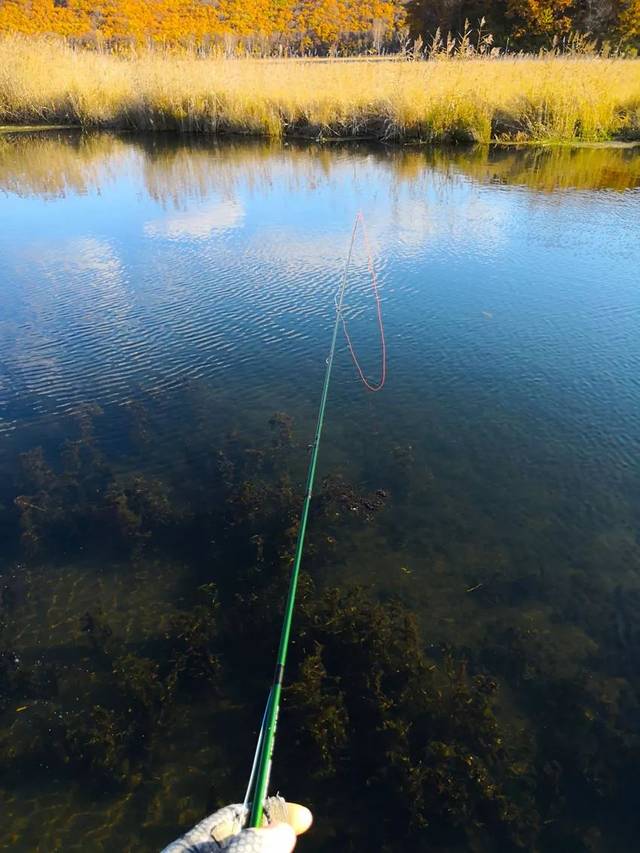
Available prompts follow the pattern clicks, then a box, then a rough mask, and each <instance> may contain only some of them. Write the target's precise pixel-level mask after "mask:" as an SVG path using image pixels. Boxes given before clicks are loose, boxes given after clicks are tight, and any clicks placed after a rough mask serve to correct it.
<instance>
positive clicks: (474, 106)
mask: <svg viewBox="0 0 640 853" xmlns="http://www.w3.org/2000/svg"><path fill="white" fill-rule="evenodd" d="M38 123H40V124H68V125H78V126H81V127H85V128H90V127H91V128H122V129H133V130H178V131H186V132H206V133H240V134H252V135H262V136H268V137H276V138H277V137H285V136H290V137H308V138H314V139H322V140H335V139H340V138H372V139H380V140H386V141H415V142H446V141H454V142H457V141H463V142H471V141H476V142H490V141H500V140H506V141H515V142H526V141H544V142H554V141H558V142H572V141H579V140H607V139H611V138H619V139H639V138H640V62H638V61H636V60H631V59H623V58H619V57H618V58H612V57H605V56H603V55H584V54H571V55H557V54H542V55H538V56H535V57H531V56H524V55H517V56H499V57H496V56H492V55H491V54H490V53H486V52H485V53H483V52H478V50H477V49H476V48H472V47H471V43H470V42H468V43H467V45H466V46H465V45H464V44H463V43H461V42H459V43H458V46H457V48H456V49H455V51H454V50H451V51H450V50H448V48H447V45H446V43H443V44H442V45H441V49H439V50H438V51H436V53H435V54H434V55H433V56H432V58H431V59H430V60H428V61H398V60H392V59H388V60H376V61H370V62H366V61H359V62H341V61H334V62H315V61H304V60H296V59H287V60H275V59H272V60H268V59H267V60H260V59H253V58H246V57H245V58H242V59H226V58H223V57H215V56H199V55H197V54H195V53H190V54H185V53H167V52H158V51H154V50H136V51H128V52H126V53H125V54H123V55H120V54H116V53H112V52H101V51H86V50H81V49H78V48H76V47H73V46H71V45H69V44H68V43H65V42H62V41H56V40H51V39H35V40H34V39H29V38H23V37H19V36H11V37H6V38H4V39H2V40H1V41H0V124H5V125H7V124H38Z"/></svg>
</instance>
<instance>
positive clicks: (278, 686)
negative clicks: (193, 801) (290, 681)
mask: <svg viewBox="0 0 640 853" xmlns="http://www.w3.org/2000/svg"><path fill="white" fill-rule="evenodd" d="M358 226H361V228H362V234H363V238H364V242H365V249H366V252H367V255H368V266H369V272H370V274H371V283H372V288H373V294H374V298H375V302H376V313H377V318H378V327H379V330H380V340H381V358H382V367H381V374H380V381H379V382H378V384H373V383H371V382H369V380H368V379H367V377H366V376H365V374H364V371H363V370H362V367H361V366H360V363H359V361H358V358H357V355H356V352H355V349H354V347H353V344H352V342H351V338H350V336H349V331H348V329H347V324H346V321H345V318H344V313H343V308H344V296H345V291H346V288H347V280H348V276H349V267H350V266H351V259H352V257H353V249H354V246H355V242H356V236H357V233H358ZM335 304H336V321H335V323H334V326H333V335H332V338H331V347H330V349H329V357H328V358H327V362H326V364H327V367H326V370H325V374H324V383H323V386H322V395H321V397H320V406H319V409H318V418H317V421H316V429H315V435H314V439H313V444H312V445H311V459H310V461H309V469H308V472H307V483H306V487H305V495H304V501H303V504H302V512H301V514H300V526H299V528H298V537H297V540H296V550H295V554H294V558H293V568H292V570H291V578H290V581H289V591H288V593H287V601H286V604H285V609H284V618H283V622H282V630H281V633H280V643H279V646H278V654H277V657H276V668H275V672H274V676H273V682H272V684H271V689H270V691H269V696H268V698H267V704H266V707H265V710H264V716H263V718H262V724H261V726H260V733H259V736H258V743H257V746H256V751H255V754H254V758H253V766H252V768H251V774H250V777H249V784H248V787H247V793H246V795H245V800H244V806H245V808H247V807H248V805H249V803H250V804H251V813H250V815H249V823H248V825H249V826H252V827H256V826H261V825H262V818H263V814H264V802H265V799H266V796H267V790H268V788H269V778H270V775H271V764H272V760H273V747H274V743H275V736H276V729H277V726H278V714H279V711H280V700H281V695H282V682H283V677H284V668H285V665H286V662H287V654H288V651H289V640H290V638H291V625H292V622H293V611H294V607H295V600H296V592H297V589H298V580H299V578H300V565H301V563H302V554H303V551H304V541H305V534H306V532H307V522H308V520H309V507H310V505H311V496H312V493H313V485H314V482H315V476H316V467H317V464H318V451H319V449H320V439H321V437H322V428H323V426H324V416H325V409H326V406H327V397H328V395H329V384H330V381H331V370H332V367H333V359H334V356H335V352H336V342H337V340H338V329H339V327H340V325H342V328H343V330H344V334H345V337H346V339H347V345H348V347H349V352H350V353H351V358H352V359H353V362H354V364H355V366H356V369H357V371H358V374H359V376H360V379H361V380H362V382H363V383H364V385H365V386H366V387H367V388H368V389H369V391H380V390H381V389H382V387H383V385H384V383H385V380H386V373H387V365H386V361H387V351H386V343H385V337H384V325H383V322H382V308H381V304H380V294H379V292H378V280H377V276H376V271H375V266H374V263H373V255H372V252H371V246H370V243H369V238H368V235H367V231H366V226H365V222H364V216H363V215H362V213H358V214H357V215H356V218H355V222H354V223H353V230H352V232H351V243H350V244H349V253H348V255H347V260H346V262H345V266H344V272H343V274H342V280H341V283H340V288H339V290H338V293H337V295H336V298H335Z"/></svg>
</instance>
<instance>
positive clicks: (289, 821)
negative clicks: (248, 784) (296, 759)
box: [162, 797, 313, 853]
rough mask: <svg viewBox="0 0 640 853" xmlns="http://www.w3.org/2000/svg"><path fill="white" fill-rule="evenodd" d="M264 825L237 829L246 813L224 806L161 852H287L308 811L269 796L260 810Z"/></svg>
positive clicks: (240, 808)
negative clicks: (262, 812) (255, 827)
mask: <svg viewBox="0 0 640 853" xmlns="http://www.w3.org/2000/svg"><path fill="white" fill-rule="evenodd" d="M264 814H265V819H266V820H265V822H266V826H264V827H261V828H260V829H241V827H242V826H243V825H244V823H245V821H246V819H247V810H246V809H245V808H243V806H241V805H233V806H225V807H224V808H223V809H220V810H219V811H217V812H215V813H214V814H212V815H209V817H206V818H205V819H204V820H202V821H200V823H199V824H197V825H196V826H194V827H193V829H191V830H190V831H189V832H187V833H186V834H185V835H183V836H182V838H179V839H178V840H177V841H174V842H173V844H170V845H169V846H168V847H165V849H164V850H163V851H162V853H217V851H220V850H224V851H225V853H290V851H291V850H293V848H294V847H295V845H296V836H297V835H301V834H302V833H303V832H306V831H307V829H309V827H310V826H311V821H312V820H313V818H312V816H311V812H310V811H309V809H307V808H305V807H304V806H299V805H298V804H297V803H286V802H285V801H284V800H283V799H282V798H281V797H270V798H269V799H268V800H267V801H266V803H265V808H264Z"/></svg>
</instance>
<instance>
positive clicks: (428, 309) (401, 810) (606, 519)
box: [0, 134, 640, 851]
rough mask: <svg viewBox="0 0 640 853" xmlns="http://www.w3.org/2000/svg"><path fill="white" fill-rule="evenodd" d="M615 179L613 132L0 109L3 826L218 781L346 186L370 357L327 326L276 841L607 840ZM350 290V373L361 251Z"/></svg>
mask: <svg viewBox="0 0 640 853" xmlns="http://www.w3.org/2000/svg"><path fill="white" fill-rule="evenodd" d="M639 185H640V153H639V152H638V151H636V150H633V149H624V148H613V149H575V150H571V149H551V148H550V149H526V150H522V151H514V150H504V149H498V150H488V149H475V150H467V151H465V150H458V149H456V150H454V151H443V150H434V151H423V150H417V149H409V150H395V149H394V150H387V149H380V148H371V147H367V146H362V147H360V146H355V145H352V146H349V147H348V148H341V147H335V148H330V147H314V146H309V147H304V146H296V145H286V146H280V145H275V144H262V143H252V144H241V143H237V142H233V143H225V144H219V143H218V144H214V143H209V142H207V141H205V140H203V139H202V138H198V139H197V140H190V139H186V140H181V141H176V140H175V139H172V138H169V137H152V138H149V137H135V136H131V137H129V136H125V135H120V136H115V135H114V136H111V135H106V134H105V135H88V136H85V135H75V134H50V135H16V136H14V137H11V136H9V137H4V138H3V139H2V140H1V141H0V187H2V189H3V191H4V195H2V196H0V216H1V217H2V222H3V229H2V232H1V233H0V281H1V282H2V290H1V292H2V313H1V314H0V474H1V477H0V531H1V532H2V535H3V542H4V548H3V552H2V558H1V559H2V563H0V608H1V609H0V715H1V717H0V719H1V731H0V756H1V759H2V761H1V764H2V768H3V769H2V771H0V804H1V805H2V814H3V816H4V817H5V821H4V824H5V826H4V828H5V833H6V837H7V844H8V847H9V849H16V850H23V849H24V850H27V849H34V848H37V847H38V846H39V845H40V846H43V849H44V846H46V847H47V849H63V850H74V849H87V848H89V849H96V850H113V849H130V850H140V851H151V850H155V849H158V847H159V846H161V845H162V844H163V843H165V842H166V841H167V840H169V839H170V838H172V837H173V836H174V835H175V834H176V833H177V832H178V831H179V830H180V829H182V828H183V827H185V826H187V825H189V823H190V822H193V821H195V820H197V819H198V818H199V817H200V816H202V814H203V813H204V812H205V811H206V810H207V809H209V808H212V807H213V806H215V805H216V804H219V803H222V802H230V801H232V800H234V799H237V798H238V796H240V795H241V794H242V792H243V786H244V784H245V782H246V779H245V776H246V773H247V769H248V763H249V760H250V754H251V749H252V744H253V738H254V735H255V726H256V723H257V717H258V715H259V707H260V703H261V701H262V699H263V697H264V691H265V687H266V684H267V682H268V679H269V673H270V670H271V661H272V652H273V647H274V644H275V640H276V636H277V631H278V619H279V615H280V602H281V600H282V595H283V592H284V585H285V580H286V574H287V569H288V565H289V560H290V556H291V548H292V545H293V538H294V535H295V519H296V516H297V510H298V507H299V504H300V497H301V495H300V492H301V489H302V485H303V480H304V470H305V465H306V461H307V445H308V442H309V440H310V436H311V433H312V428H313V418H314V415H315V408H316V404H317V397H318V393H319V387H320V382H321V379H322V373H323V368H324V359H325V356H326V349H327V344H328V332H329V330H330V325H331V319H332V318H331V315H332V309H333V294H334V292H335V289H336V286H337V282H338V280H339V275H340V270H341V266H342V262H343V257H344V253H345V251H346V248H347V245H348V240H349V233H350V227H351V224H352V222H353V216H354V215H355V213H356V211H357V210H359V209H363V210H364V212H365V215H366V217H367V223H368V229H369V231H370V233H371V235H372V238H373V241H374V244H375V247H376V252H377V265H378V270H379V277H380V281H381V285H382V294H383V303H384V312H385V318H386V329H387V337H388V341H389V348H390V363H389V381H388V385H387V388H386V389H385V393H384V394H383V395H377V396H371V395H367V394H366V393H365V392H364V391H363V390H362V389H361V387H360V386H359V384H358V383H357V382H356V381H355V378H354V374H353V369H352V366H351V364H350V362H349V359H348V355H347V353H346V351H345V349H344V348H343V349H342V351H341V353H340V357H339V359H338V363H337V365H336V372H335V376H334V384H333V386H332V391H331V400H330V408H329V414H328V423H327V429H326V436H325V443H324V445H323V449H322V458H321V467H322V471H321V478H322V485H321V487H320V488H319V494H318V497H317V500H316V502H315V509H314V517H313V519H312V525H311V541H310V548H309V552H308V553H309V557H308V560H307V563H306V568H307V571H308V576H307V577H305V579H304V582H303V585H302V596H301V602H300V608H299V612H298V615H297V623H296V631H297V634H296V637H297V642H296V646H295V650H294V653H293V657H292V662H291V669H290V672H289V684H290V688H289V689H288V691H287V696H286V703H285V711H284V714H283V720H282V732H283V736H282V739H281V743H280V744H279V746H278V762H277V766H276V768H275V781H276V784H277V786H278V787H279V788H280V789H281V790H282V791H284V792H285V793H286V794H288V795H289V796H293V797H295V798H298V799H303V800H306V801H308V802H310V804H311V805H312V807H313V809H314V811H316V813H317V815H318V818H319V820H318V825H317V828H316V829H314V831H313V833H312V835H311V837H310V838H309V839H308V840H307V841H306V846H307V847H308V849H309V850H313V849H326V845H327V844H328V843H329V841H330V839H332V838H334V837H336V836H337V837H338V838H339V839H340V840H339V842H337V844H338V846H339V849H344V850H361V849H365V848H366V847H367V846H371V845H373V844H376V845H377V846H378V847H380V845H382V847H381V848H380V849H389V850H397V849H399V845H404V846H406V847H407V848H408V849H413V848H415V849H434V850H436V849H441V850H447V851H451V850H487V851H489V850H491V851H494V850H515V849H539V850H544V851H547V850H549V851H552V850H553V851H555V850H563V851H566V850H585V851H586V850H589V851H609V850H621V851H622V850H625V851H626V850H629V849H633V847H634V846H635V839H636V838H637V831H638V829H640V827H638V826H637V816H636V809H635V803H634V790H635V775H636V767H637V761H638V758H640V740H639V739H638V734H637V732H638V722H639V721H640V701H639V697H638V687H639V683H638V677H637V672H638V658H639V652H640V624H639V621H638V618H639V617H638V606H637V605H638V600H639V597H640V576H639V572H640V529H639V527H638V517H637V507H638V500H639V499H640V478H639V475H638V466H637V459H638V452H639V450H640V414H639V413H640V379H639V377H640V372H639V368H640V337H639V336H638V334H637V324H638V320H639V319H640V296H639V295H638V288H637V281H636V279H637V273H636V271H637V269H638V265H639V262H640V250H639V248H638V240H637V236H638V232H637V228H638V226H637V222H638V218H639V214H640V195H639V194H638V189H637V188H638V186H639ZM348 311H349V315H350V328H351V329H352V332H353V336H354V340H355V343H356V346H357V348H358V350H359V352H360V353H361V357H362V359H363V361H364V362H365V364H366V365H368V366H369V367H370V369H371V370H372V372H375V370H376V368H377V365H378V363H379V353H378V352H377V349H376V348H377V346H378V342H377V338H376V335H375V313H374V306H373V305H372V304H371V300H370V289H369V284H368V279H367V271H366V258H365V257H364V254H363V252H362V247H359V250H358V253H357V256H356V258H355V264H354V269H353V278H352V281H351V284H350V290H349V305H348ZM354 584H365V585H366V588H365V589H364V590H362V589H356V590H354V588H353V587H354ZM334 588H335V589H334ZM301 756H304V760H301ZM385 813H388V816H389V818H388V820H385V819H382V820H381V817H380V815H381V814H385ZM35 814H37V815H38V819H37V820H34V815H35ZM334 843H336V842H334Z"/></svg>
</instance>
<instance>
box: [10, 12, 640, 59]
mask: <svg viewBox="0 0 640 853" xmlns="http://www.w3.org/2000/svg"><path fill="white" fill-rule="evenodd" d="M469 21H470V22H471V26H472V27H473V28H474V30H475V35H474V39H473V41H471V40H470V41H469V44H470V45H471V46H474V45H475V48H476V49H478V48H483V49H484V50H487V49H494V48H501V49H515V50H520V49H523V50H531V49H539V48H541V47H549V46H550V45H558V44H560V45H562V44H563V43H566V41H567V39H568V38H569V37H570V34H571V33H574V34H575V33H582V34H588V35H589V39H590V41H589V44H593V45H595V46H597V47H598V48H601V47H602V46H604V48H605V50H608V49H614V50H615V49H618V48H619V47H625V48H634V47H636V48H637V47H639V46H640V0H0V33H21V34H24V35H43V34H56V35H60V36H63V37H65V38H67V39H69V40H72V41H74V42H77V43H83V44H87V45H93V44H102V45H105V46H108V47H109V46H110V47H113V46H119V45H145V44H149V45H165V46H172V45H184V46H193V47H195V48H197V49H199V50H210V49H211V50H212V49H215V50H218V51H222V52H225V53H227V54H230V55H233V54H236V53H238V52H248V53H252V54H257V55H300V54H311V55H349V54H362V53H371V54H379V53H398V52H403V51H404V52H409V51H412V50H413V51H414V52H415V51H416V47H417V48H418V49H420V50H421V49H422V48H424V47H425V46H426V47H427V48H428V46H429V45H433V43H434V39H435V42H436V43H439V42H440V39H442V43H443V44H444V45H446V38H443V37H442V34H448V33H453V34H461V33H462V34H463V33H464V32H465V30H467V32H468V31H469V24H468V23H467V22H469ZM574 43H575V42H574ZM582 44H585V41H584V40H583V41H582Z"/></svg>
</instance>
